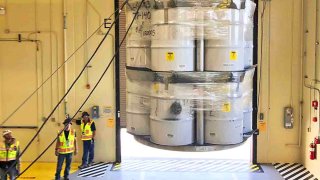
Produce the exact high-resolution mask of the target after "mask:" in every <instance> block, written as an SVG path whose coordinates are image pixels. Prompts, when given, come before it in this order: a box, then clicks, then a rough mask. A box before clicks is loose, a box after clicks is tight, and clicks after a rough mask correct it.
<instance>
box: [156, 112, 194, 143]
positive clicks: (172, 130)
mask: <svg viewBox="0 0 320 180" xmlns="http://www.w3.org/2000/svg"><path fill="white" fill-rule="evenodd" d="M150 135H151V141H152V142H154V143H156V144H161V145H167V146H181V145H188V144H192V143H193V142H194V121H193V120H182V119H180V120H176V121H167V120H162V119H153V118H151V121H150Z"/></svg>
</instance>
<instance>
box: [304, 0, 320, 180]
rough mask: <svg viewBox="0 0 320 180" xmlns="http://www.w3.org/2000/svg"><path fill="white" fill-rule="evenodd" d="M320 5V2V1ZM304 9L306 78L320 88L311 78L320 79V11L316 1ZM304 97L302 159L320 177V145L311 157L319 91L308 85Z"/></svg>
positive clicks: (308, 82) (308, 3)
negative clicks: (319, 21) (311, 158)
mask: <svg viewBox="0 0 320 180" xmlns="http://www.w3.org/2000/svg"><path fill="white" fill-rule="evenodd" d="M319 5H320V3H319ZM319 5H318V6H319ZM302 7H303V9H304V23H303V26H302V28H304V31H303V43H302V44H301V45H302V46H303V52H304V56H303V57H302V62H303V65H304V66H303V69H304V74H305V75H306V76H308V79H306V81H305V82H306V84H310V85H313V86H316V87H317V88H320V86H319V83H315V82H314V81H312V80H311V79H317V80H319V79H320V76H319V73H320V71H319V70H320V69H319V68H320V64H319V62H320V60H319V57H320V56H319V55H318V57H316V51H318V52H317V54H319V53H320V49H319V44H318V45H317V47H316V42H319V39H318V40H317V39H316V33H318V37H320V36H319V35H320V27H319V25H318V28H316V16H318V18H319V19H320V15H319V11H318V15H316V1H304V5H303V6H302ZM303 98H304V105H303V115H304V119H303V128H302V134H303V136H302V137H303V138H302V140H303V141H302V142H303V143H302V152H301V154H302V161H303V163H304V164H305V166H306V167H307V168H308V169H309V170H310V171H311V172H312V173H313V174H314V175H315V176H316V177H320V169H319V166H320V160H319V157H320V153H319V151H320V150H319V149H320V146H319V145H318V146H317V149H318V150H317V156H318V158H317V160H310V159H309V154H310V153H309V145H310V143H311V142H312V141H314V138H315V137H316V136H319V135H320V134H319V110H314V109H312V107H311V102H312V101H313V100H318V101H319V96H318V92H316V91H314V90H310V89H308V88H306V87H304V89H303ZM313 117H318V122H312V118H313Z"/></svg>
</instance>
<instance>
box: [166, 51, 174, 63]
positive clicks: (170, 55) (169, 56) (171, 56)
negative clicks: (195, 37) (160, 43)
mask: <svg viewBox="0 0 320 180" xmlns="http://www.w3.org/2000/svg"><path fill="white" fill-rule="evenodd" d="M166 60H167V61H174V52H167V53H166Z"/></svg>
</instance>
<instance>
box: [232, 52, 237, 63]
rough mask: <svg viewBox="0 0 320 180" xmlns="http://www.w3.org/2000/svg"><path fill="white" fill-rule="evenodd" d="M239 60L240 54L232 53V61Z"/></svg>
mask: <svg viewBox="0 0 320 180" xmlns="http://www.w3.org/2000/svg"><path fill="white" fill-rule="evenodd" d="M237 59H238V53H237V51H230V60H231V61H236V60H237Z"/></svg>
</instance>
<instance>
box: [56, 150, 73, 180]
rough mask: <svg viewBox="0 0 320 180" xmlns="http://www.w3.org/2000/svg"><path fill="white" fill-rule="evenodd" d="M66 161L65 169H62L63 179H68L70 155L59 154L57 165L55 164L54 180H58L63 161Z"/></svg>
mask: <svg viewBox="0 0 320 180" xmlns="http://www.w3.org/2000/svg"><path fill="white" fill-rule="evenodd" d="M64 159H66V168H65V169H64V178H68V176H69V171H70V166H71V161H72V153H68V154H59V155H58V164H57V171H56V180H60V173H61V170H62V165H63V161H64Z"/></svg>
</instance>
